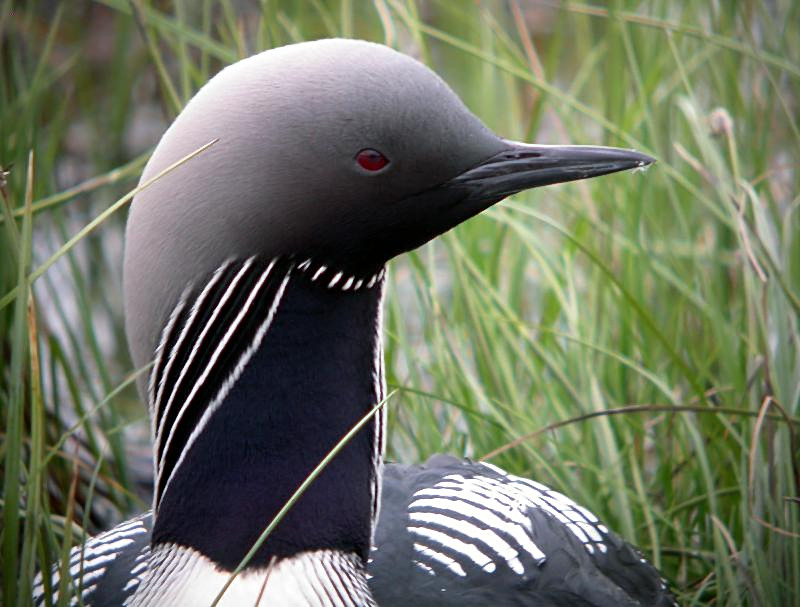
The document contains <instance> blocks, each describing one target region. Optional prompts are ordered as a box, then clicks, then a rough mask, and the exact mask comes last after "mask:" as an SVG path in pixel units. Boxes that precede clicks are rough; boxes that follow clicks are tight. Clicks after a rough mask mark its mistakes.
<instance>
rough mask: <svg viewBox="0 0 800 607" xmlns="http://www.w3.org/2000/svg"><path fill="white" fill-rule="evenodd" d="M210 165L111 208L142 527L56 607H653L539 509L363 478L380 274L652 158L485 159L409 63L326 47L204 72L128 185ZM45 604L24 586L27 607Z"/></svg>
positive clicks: (590, 527) (103, 554)
mask: <svg viewBox="0 0 800 607" xmlns="http://www.w3.org/2000/svg"><path fill="white" fill-rule="evenodd" d="M210 141H216V143H215V145H213V146H211V147H210V148H208V149H206V150H205V151H204V152H203V153H201V154H199V155H198V156H196V157H194V158H192V159H191V160H189V161H188V162H186V163H185V164H183V165H181V166H178V167H177V168H176V169H175V170H174V171H173V172H172V173H170V174H168V175H166V176H164V177H162V178H160V179H158V180H156V181H155V182H154V183H152V185H149V187H147V188H146V189H143V190H141V191H140V192H139V193H138V194H137V195H136V196H135V198H134V201H133V203H132V207H131V209H130V214H129V218H128V223H127V228H126V248H125V258H124V269H123V272H124V274H123V285H124V295H125V324H126V332H127V335H128V340H129V344H130V349H131V352H132V356H133V361H134V363H135V364H136V365H137V367H145V366H146V365H148V364H151V367H150V369H149V372H148V374H147V377H146V378H143V379H142V380H141V381H140V384H139V388H140V391H141V393H142V394H143V396H144V398H145V399H146V402H147V404H148V407H149V412H150V416H151V420H152V433H153V445H154V446H153V449H154V454H153V456H154V463H155V481H154V499H153V510H152V511H151V512H149V513H146V514H144V515H142V516H140V517H137V518H134V519H132V520H129V521H127V522H125V523H122V524H120V525H118V526H117V527H115V528H113V529H111V530H110V531H107V532H105V533H102V534H100V535H98V536H96V537H94V538H91V539H89V540H88V541H87V542H86V543H85V544H83V545H81V546H77V547H75V548H74V549H73V550H72V552H71V555H70V561H69V563H68V569H69V574H70V576H71V578H72V579H71V580H69V581H70V584H69V586H70V591H71V593H72V595H71V596H72V597H73V598H72V601H73V604H78V600H80V602H81V604H84V605H90V606H102V605H132V606H139V605H172V606H174V605H187V606H188V605H192V606H195V605H211V604H212V603H213V602H214V601H215V600H218V602H217V603H216V604H218V605H237V606H238V605H248V606H255V605H270V606H281V607H282V606H303V607H305V606H319V607H322V606H326V607H369V606H372V605H381V606H383V607H390V606H395V605H397V606H400V605H404V606H405V605H415V606H416V607H426V606H444V607H447V606H449V605H453V606H456V605H458V606H459V607H469V606H478V605H499V606H505V605H508V606H511V605H520V606H523V605H536V606H545V607H547V606H556V605H558V606H571V605H572V606H584V607H588V606H596V607H603V606H613V607H623V606H645V605H647V606H650V605H654V606H667V605H675V604H676V603H675V601H674V598H673V595H672V593H671V591H670V589H669V588H668V585H667V583H666V582H665V580H664V579H663V578H662V576H661V575H660V573H659V572H658V571H657V570H656V569H655V567H653V566H652V565H651V564H650V563H649V562H647V561H646V560H645V559H644V558H643V557H642V555H641V554H640V553H639V552H638V551H637V550H636V549H635V548H633V547H632V546H631V545H630V544H628V543H627V542H625V541H624V540H622V539H621V538H620V537H618V536H617V535H615V534H614V533H613V532H611V531H610V530H609V529H608V528H607V527H606V526H604V525H603V524H602V522H600V521H599V520H598V518H597V517H596V516H595V515H593V514H592V513H591V512H589V511H588V510H587V509H585V508H583V507H581V506H579V505H578V504H576V503H575V502H573V501H572V500H571V499H569V498H567V497H566V496H564V495H562V494H561V493H559V492H557V491H554V490H552V489H549V488H548V487H546V486H544V485H542V484H540V483H537V482H534V481H531V480H528V479H525V478H521V477H517V476H513V475H511V474H508V473H506V472H505V471H503V470H501V469H499V468H497V467H495V466H492V465H489V464H485V463H479V462H472V461H470V460H462V459H459V458H455V457H451V456H447V455H436V456H433V457H431V458H430V459H429V460H428V461H427V462H425V463H424V464H421V465H412V466H405V465H399V464H393V465H392V464H386V465H384V463H383V455H384V450H385V444H386V428H385V413H384V409H383V408H378V407H377V405H378V404H379V403H382V401H383V400H384V399H385V398H386V385H385V379H384V359H383V343H382V339H383V337H382V318H381V315H382V302H383V297H384V285H385V281H386V274H385V272H386V270H385V266H386V264H387V262H388V261H389V260H390V259H392V258H393V257H395V256H397V255H399V254H401V253H403V252H406V251H409V250H412V249H414V248H416V247H419V246H420V245H422V244H424V243H425V242H428V241H429V240H431V239H432V238H434V237H436V236H437V235H439V234H442V233H443V232H445V231H447V230H449V229H451V228H453V227H455V226H456V225H458V224H460V223H462V222H463V221H465V220H467V219H469V218H470V217H472V216H474V215H476V214H478V213H480V212H481V211H483V210H484V209H486V208H488V207H490V206H492V205H493V204H495V203H497V202H499V201H500V200H502V199H503V198H505V197H507V196H509V195H511V194H514V193H516V192H519V191H522V190H525V189H528V188H534V187H538V186H544V185H548V184H553V183H559V182H565V181H571V180H576V179H585V178H589V177H595V176H600V175H604V174H608V173H613V172H616V171H622V170H627V169H633V168H637V167H643V166H646V165H649V164H651V163H652V162H654V160H653V159H652V158H651V157H649V156H646V155H644V154H641V153H639V152H636V151H633V150H624V149H618V148H609V147H593V146H545V145H532V144H526V143H518V142H514V141H509V140H505V139H502V138H500V137H498V136H497V135H495V134H494V133H492V132H491V131H490V130H489V129H488V128H487V127H486V126H484V125H483V123H482V122H481V121H480V120H479V119H478V118H476V117H475V116H474V115H473V114H472V113H470V112H469V110H468V109H467V108H466V107H465V106H464V104H463V103H462V102H461V100H460V99H459V98H458V97H457V96H456V95H455V93H453V92H452V90H451V89H450V88H449V87H448V86H447V85H446V84H445V83H444V81H443V80H441V79H440V78H439V77H438V76H437V75H436V74H434V73H433V72H432V71H431V70H429V69H428V68H427V67H425V66H423V65H422V64H421V63H419V62H417V61H416V60H414V59H412V58H411V57H408V56H406V55H404V54H402V53H399V52H397V51H394V50H392V49H390V48H388V47H386V46H383V45H380V44H374V43H369V42H364V41H357V40H344V39H327V40H318V41H314V42H305V43H299V44H294V45H288V46H284V47H281V48H276V49H273V50H269V51H265V52H262V53H260V54H257V55H254V56H251V57H249V58H247V59H244V60H242V61H239V62H238V63H235V64H233V65H231V66H229V67H226V68H225V69H223V70H222V71H221V72H220V73H218V74H217V75H216V76H215V77H214V78H212V79H211V80H210V81H209V82H208V83H207V84H206V85H205V86H203V87H202V88H201V89H200V91H199V92H198V93H197V94H196V95H195V96H194V97H193V98H192V99H191V100H190V101H189V103H188V104H187V105H186V107H185V109H184V110H183V112H182V113H181V114H180V115H179V116H178V117H177V118H176V120H175V121H174V122H173V124H172V125H171V126H170V127H169V129H168V130H167V131H166V133H165V134H164V136H163V137H162V139H161V141H160V143H159V144H158V146H157V147H156V149H155V151H154V153H153V155H152V157H151V158H150V160H149V162H148V164H147V166H146V168H145V170H144V172H143V175H142V178H141V183H146V182H147V181H148V180H151V178H153V176H155V175H158V174H159V173H160V172H161V171H163V170H164V169H165V168H166V167H168V166H170V165H172V164H174V163H175V162H176V161H178V160H179V159H181V158H183V157H185V156H187V155H188V154H190V153H191V152H193V151H195V150H197V149H198V148H201V147H202V146H203V145H205V144H207V143H208V142H210ZM373 408H374V409H377V413H375V411H374V410H373ZM370 412H372V413H374V415H373V417H371V418H370V419H369V420H368V421H367V422H366V423H365V424H364V426H363V427H362V428H361V429H360V430H358V432H356V433H355V434H354V435H353V437H352V440H350V441H349V442H348V443H347V444H346V445H345V446H344V447H343V448H342V449H341V451H340V452H338V454H337V455H336V456H335V457H334V458H333V459H332V460H331V461H330V462H329V464H328V465H327V467H325V468H324V469H323V470H322V472H321V473H320V474H319V476H318V477H317V478H316V479H315V480H314V482H313V483H311V484H310V486H309V487H308V489H307V490H306V491H305V493H304V494H303V495H302V496H301V497H300V498H299V500H298V501H297V502H296V503H295V504H294V506H293V507H292V508H291V509H290V510H289V511H288V513H287V514H286V516H285V517H284V518H283V519H282V520H281V522H280V523H279V524H278V525H277V526H276V527H275V528H274V529H273V531H272V533H271V534H270V535H269V536H268V537H267V538H266V541H264V542H263V543H262V544H261V545H260V547H258V549H257V550H255V551H253V552H252V554H251V555H250V556H251V558H250V560H249V561H248V563H247V565H246V567H245V568H244V569H243V570H242V571H241V572H239V573H238V575H237V576H235V578H233V581H232V582H230V584H229V585H228V586H225V585H226V583H228V582H229V581H230V578H231V572H233V571H234V570H235V569H236V568H237V566H238V565H239V563H240V562H241V561H242V559H243V558H244V557H245V555H246V554H248V551H250V549H251V547H253V545H254V543H255V542H256V540H257V539H258V538H259V536H260V535H261V534H262V532H263V530H264V528H265V527H266V525H267V524H268V523H269V522H270V521H271V520H272V519H273V517H274V516H275V515H276V514H277V513H278V512H279V511H280V510H281V508H282V507H283V506H284V504H285V503H286V502H287V500H288V499H289V498H290V497H291V496H292V494H293V493H294V491H295V490H296V489H297V488H298V486H300V485H301V483H303V481H304V479H305V478H306V477H307V476H308V475H309V473H311V471H312V470H314V469H315V467H316V466H317V465H318V464H319V463H320V461H321V460H322V459H323V458H324V457H325V456H326V454H327V453H328V452H329V451H330V450H331V449H332V448H333V447H334V446H335V445H336V444H337V442H338V441H339V440H340V439H341V438H342V437H343V436H344V435H345V434H346V433H347V432H348V431H349V430H350V429H351V428H353V427H354V425H355V424H356V423H357V422H359V420H361V419H362V418H364V417H365V416H366V415H368V414H369V413H370ZM58 582H59V578H58V570H55V571H54V573H53V574H52V576H47V577H46V578H45V577H43V576H42V575H41V574H40V576H39V577H38V578H37V581H36V584H35V586H34V599H35V602H36V604H38V605H44V604H48V603H50V602H54V601H55V600H56V597H57V588H58ZM223 589H224V592H222V591H223ZM221 592H222V594H221V596H218V595H220V593H221Z"/></svg>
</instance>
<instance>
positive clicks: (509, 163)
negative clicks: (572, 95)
mask: <svg viewBox="0 0 800 607" xmlns="http://www.w3.org/2000/svg"><path fill="white" fill-rule="evenodd" d="M506 143H507V144H508V145H509V146H510V147H509V149H507V150H504V151H502V152H500V153H499V154H496V155H494V156H492V157H491V158H488V159H487V160H484V161H483V162H482V163H480V164H479V165H477V166H475V167H473V168H471V169H469V170H467V171H465V172H464V173H461V174H460V175H458V176H457V177H455V178H453V179H452V180H450V182H448V184H447V185H448V186H450V187H453V188H455V189H462V188H464V189H466V190H467V192H468V194H467V201H471V202H473V203H480V202H483V203H489V204H492V203H493V202H497V201H498V200H501V199H502V198H505V197H506V196H510V195H511V194H515V193H517V192H521V191H522V190H527V189H529V188H536V187H539V186H544V185H550V184H553V183H562V182H565V181H575V180H576V179H587V178H589V177H598V176H600V175H607V174H608V173H616V172H617V171H625V170H627V169H637V168H643V167H646V166H648V165H650V164H653V163H654V162H655V161H656V160H655V158H651V157H650V156H647V155H646V154H642V153H640V152H636V151H634V150H624V149H621V148H609V147H600V146H590V145H532V144H528V143H519V142H516V141H506ZM467 201H464V202H467ZM486 206H489V205H486Z"/></svg>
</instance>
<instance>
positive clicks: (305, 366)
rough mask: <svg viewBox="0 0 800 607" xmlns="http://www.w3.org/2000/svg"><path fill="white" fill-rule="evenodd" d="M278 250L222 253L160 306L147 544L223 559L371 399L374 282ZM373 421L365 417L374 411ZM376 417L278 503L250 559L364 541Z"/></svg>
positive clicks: (362, 545) (375, 466) (247, 543)
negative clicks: (289, 504) (235, 257)
mask: <svg viewBox="0 0 800 607" xmlns="http://www.w3.org/2000/svg"><path fill="white" fill-rule="evenodd" d="M304 270H306V268H297V267H296V266H295V264H294V262H293V261H291V260H283V259H278V260H273V261H271V262H268V263H264V262H261V261H259V260H258V259H255V258H251V259H248V260H246V261H244V262H238V261H237V262H230V263H227V264H225V265H224V266H222V267H221V268H220V269H219V270H217V271H216V272H215V273H214V274H213V275H212V276H211V277H210V278H209V280H208V281H207V282H205V283H204V284H203V285H202V286H201V287H199V288H195V289H192V290H190V291H188V292H187V293H186V294H185V296H184V297H183V298H182V299H181V302H180V303H179V304H178V305H177V306H176V308H175V310H174V311H173V313H172V315H171V317H170V320H169V323H168V324H167V326H166V328H165V329H164V332H163V335H162V339H161V343H160V345H159V348H158V350H157V352H156V357H155V361H154V365H153V370H152V374H151V381H150V390H149V395H150V402H151V409H152V416H153V428H154V434H155V458H156V462H155V463H156V470H157V477H156V496H155V508H154V510H155V524H154V528H153V540H152V541H153V546H154V549H156V548H158V547H159V546H162V547H168V546H178V547H184V548H188V549H191V550H193V551H196V552H197V553H199V554H201V555H203V557H204V558H207V559H208V560H209V561H210V562H212V563H213V564H214V565H215V566H216V567H218V568H220V569H222V570H227V571H230V570H232V569H234V568H235V567H236V566H237V565H238V564H239V562H240V561H241V559H242V558H243V557H244V555H245V554H246V553H247V552H248V550H249V549H250V548H251V546H252V545H253V543H254V542H255V541H256V539H257V538H258V536H259V535H260V534H261V532H262V531H263V530H264V529H265V528H266V526H267V525H268V524H269V523H270V521H271V520H272V519H273V517H274V516H275V515H276V514H277V513H278V511H279V510H280V509H281V507H282V506H283V505H284V504H285V503H286V501H287V500H288V499H289V498H290V496H291V495H292V493H293V492H294V491H295V490H296V489H297V487H298V486H299V485H300V484H301V483H302V482H303V480H304V479H305V478H306V476H307V475H308V474H309V473H310V472H311V471H312V470H313V469H314V467H315V466H316V465H317V464H318V463H319V462H320V461H321V460H322V459H323V457H324V456H325V455H326V454H327V453H328V452H329V451H330V449H331V448H333V447H334V445H335V444H336V443H337V442H338V441H339V440H340V439H341V437H342V436H343V435H344V434H345V433H346V432H347V431H348V430H349V429H350V428H351V427H352V426H353V425H354V424H355V423H356V422H357V421H358V420H359V419H361V418H362V417H363V416H364V415H365V414H366V413H367V412H368V411H369V410H370V408H371V407H372V406H373V405H374V404H375V403H376V402H379V401H380V400H381V399H382V398H383V392H384V388H383V352H382V347H381V340H380V329H381V327H380V322H381V321H380V315H381V314H380V310H381V301H382V293H383V280H382V279H381V280H376V281H374V282H373V288H366V281H365V286H364V287H363V288H360V289H358V290H353V289H350V290H347V291H344V290H342V289H341V288H339V289H335V288H331V287H330V286H329V281H328V282H323V281H313V280H311V278H312V277H313V274H310V273H309V272H307V271H304ZM376 418H377V416H376ZM382 437H383V416H380V419H374V420H373V421H372V422H371V423H369V424H367V425H366V426H365V427H364V428H363V429H362V430H361V431H360V432H359V433H358V434H357V435H356V436H355V437H353V439H352V440H351V441H350V443H348V444H347V445H346V446H345V447H344V448H343V449H342V451H341V452H340V453H339V454H338V455H337V456H336V457H335V458H334V460H333V461H332V462H331V463H330V464H329V466H328V467H327V468H326V469H325V470H324V471H323V472H322V473H321V474H320V476H319V477H318V478H317V479H316V481H315V482H314V483H313V484H312V485H311V487H310V488H309V489H308V490H307V491H306V493H305V494H304V495H303V496H302V497H301V498H300V500H299V501H298V502H297V503H296V504H295V505H294V507H293V508H292V509H291V510H290V511H289V513H288V514H287V515H286V517H285V518H284V519H283V520H282V521H281V523H280V524H279V525H278V526H277V527H276V528H275V530H274V531H273V532H272V534H271V535H270V537H269V538H268V539H267V540H266V542H264V544H263V545H262V546H261V548H260V549H259V550H258V551H257V552H256V554H255V556H254V557H253V558H252V560H251V561H250V563H249V565H248V567H249V569H250V570H261V569H263V568H265V567H267V566H268V565H269V563H270V562H273V557H277V559H278V561H277V562H281V559H286V558H288V557H293V556H295V555H298V554H301V553H308V552H313V551H330V552H334V553H337V554H339V553H340V554H345V555H347V554H352V555H355V557H356V558H357V560H358V561H359V562H361V563H363V562H365V561H366V557H367V554H368V552H369V547H370V542H371V534H372V529H373V525H374V521H375V517H376V508H377V503H378V487H379V482H380V479H379V474H380V461H381V456H382V448H383V447H382V442H383V438H382Z"/></svg>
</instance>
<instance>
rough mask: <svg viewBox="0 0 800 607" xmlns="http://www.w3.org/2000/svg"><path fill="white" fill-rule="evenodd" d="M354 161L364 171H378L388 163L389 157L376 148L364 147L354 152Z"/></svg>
mask: <svg viewBox="0 0 800 607" xmlns="http://www.w3.org/2000/svg"><path fill="white" fill-rule="evenodd" d="M356 162H357V163H358V165H359V166H360V167H361V168H362V169H364V170H365V171H370V172H374V171H380V170H381V169H382V168H383V167H385V166H386V165H387V164H389V159H388V158H387V157H386V156H384V155H383V154H381V153H380V152H379V151H378V150H373V149H372V148H364V149H363V150H361V151H360V152H359V153H358V154H356Z"/></svg>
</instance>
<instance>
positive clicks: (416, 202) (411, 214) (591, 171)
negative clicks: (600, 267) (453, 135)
mask: <svg viewBox="0 0 800 607" xmlns="http://www.w3.org/2000/svg"><path fill="white" fill-rule="evenodd" d="M503 143H505V145H506V146H507V147H506V148H505V149H504V150H503V151H501V152H499V153H497V154H495V155H494V156H491V157H490V158H487V159H486V160H484V161H483V162H481V163H480V164H478V165H476V166H474V167H472V168H471V169H467V170H466V171H464V172H463V173H461V174H459V175H457V176H455V177H453V178H451V179H450V180H448V181H445V182H444V183H442V184H441V185H438V186H436V187H434V188H431V189H429V190H424V191H422V192H420V193H419V194H415V195H413V196H409V197H407V198H404V199H403V200H402V201H401V202H400V203H398V204H394V205H386V206H384V207H382V208H381V210H382V213H380V214H377V213H376V214H372V215H369V216H368V217H369V218H370V220H371V221H374V224H372V225H370V226H369V228H368V229H367V228H365V229H364V230H363V231H364V232H365V233H370V234H372V235H373V237H372V238H370V239H366V240H364V243H363V244H364V246H365V247H366V250H368V251H370V252H371V255H372V257H375V255H376V253H375V252H376V251H380V252H381V253H380V254H379V255H378V256H379V257H380V258H382V259H391V258H392V257H394V256H395V255H398V254H399V253H402V252H404V251H410V250H411V249H415V248H417V247H418V246H420V245H421V244H423V243H426V242H428V241H429V240H431V239H432V238H435V237H436V236H438V235H439V234H442V233H443V232H446V231H447V230H449V229H451V228H454V227H455V226H457V225H458V224H460V223H462V222H464V221H466V220H467V219H469V218H470V217H473V216H475V215H477V214H478V213H480V212H481V211H483V210H485V209H487V208H489V207H490V206H492V205H493V204H495V203H496V202H499V201H500V200H502V199H503V198H505V197H506V196H510V195H511V194H515V193H517V192H520V191H522V190H527V189H529V188H536V187H539V186H543V185H550V184H553V183H561V182H563V181H574V180H576V179H587V178H588V177H598V176H600V175H607V174H608V173H616V172H617V171H625V170H627V169H637V168H642V167H646V166H647V165H650V164H653V163H654V162H655V159H654V158H651V157H650V156H647V155H645V154H641V153H639V152H635V151H633V150H623V149H620V148H607V147H597V146H589V145H532V144H528V143H517V142H516V141H504V142H503ZM359 255H364V256H367V255H366V254H361V253H359ZM354 256H355V257H357V256H358V255H356V254H354Z"/></svg>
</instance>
